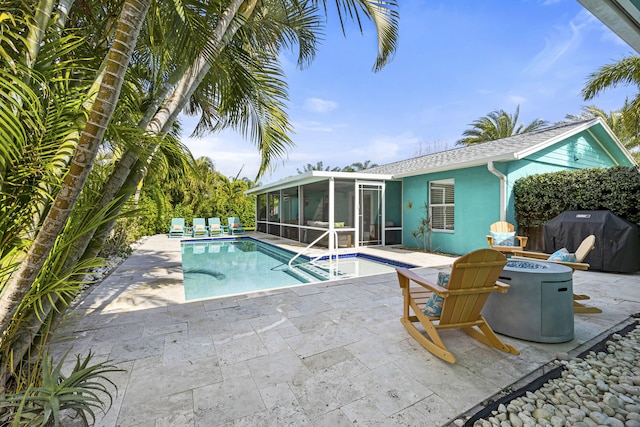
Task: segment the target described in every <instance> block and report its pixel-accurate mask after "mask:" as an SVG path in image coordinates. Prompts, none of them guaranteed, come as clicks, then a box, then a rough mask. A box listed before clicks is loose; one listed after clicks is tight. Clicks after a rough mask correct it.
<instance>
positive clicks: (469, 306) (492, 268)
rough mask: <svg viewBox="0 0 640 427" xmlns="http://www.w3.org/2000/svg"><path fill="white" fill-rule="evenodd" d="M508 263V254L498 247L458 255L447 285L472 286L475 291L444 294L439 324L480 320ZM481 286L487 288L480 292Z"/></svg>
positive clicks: (463, 287) (466, 287) (452, 288)
mask: <svg viewBox="0 0 640 427" xmlns="http://www.w3.org/2000/svg"><path fill="white" fill-rule="evenodd" d="M505 265H507V258H506V257H505V256H504V255H503V254H501V253H500V252H498V251H496V250H495V249H479V250H476V251H473V252H470V253H468V254H467V255H464V256H462V257H460V258H458V259H457V260H456V261H455V262H454V263H453V267H452V269H451V276H450V278H449V286H448V288H449V289H450V290H464V289H473V290H474V293H469V294H464V293H462V294H457V293H456V294H455V295H450V296H448V297H447V298H445V300H444V303H443V306H442V314H441V315H440V325H446V324H455V323H461V322H468V321H475V320H477V319H478V318H479V316H480V311H481V310H482V307H483V306H484V304H485V302H486V301H487V298H488V297H489V294H490V293H491V292H492V289H493V288H494V287H495V283H496V281H497V280H498V278H499V277H500V273H502V270H503V268H504V266H505ZM478 289H483V290H485V289H486V291H487V292H482V293H477V290H478Z"/></svg>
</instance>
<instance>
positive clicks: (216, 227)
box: [207, 217, 223, 236]
mask: <svg viewBox="0 0 640 427" xmlns="http://www.w3.org/2000/svg"><path fill="white" fill-rule="evenodd" d="M207 222H208V224H209V236H217V235H219V234H223V231H222V226H221V225H220V218H217V217H215V218H209V219H208V220H207Z"/></svg>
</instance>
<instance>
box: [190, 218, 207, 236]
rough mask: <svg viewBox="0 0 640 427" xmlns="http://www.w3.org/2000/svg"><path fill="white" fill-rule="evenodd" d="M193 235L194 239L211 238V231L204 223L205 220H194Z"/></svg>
mask: <svg viewBox="0 0 640 427" xmlns="http://www.w3.org/2000/svg"><path fill="white" fill-rule="evenodd" d="M191 233H192V234H191V235H192V236H193V237H207V236H209V230H208V229H207V225H206V224H205V222H204V218H193V227H192V229H191Z"/></svg>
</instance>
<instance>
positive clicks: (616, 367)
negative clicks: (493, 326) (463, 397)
mask: <svg viewBox="0 0 640 427" xmlns="http://www.w3.org/2000/svg"><path fill="white" fill-rule="evenodd" d="M554 363H555V364H556V365H558V366H561V367H562V368H563V370H562V373H561V376H560V377H559V378H555V379H550V380H549V381H547V382H545V383H544V384H543V385H542V386H541V387H540V388H538V389H537V390H535V391H527V392H526V394H524V395H522V396H520V397H517V398H514V399H513V400H511V401H509V402H505V403H501V404H500V405H499V406H498V407H497V408H496V409H494V410H493V411H491V415H490V416H488V417H487V418H483V419H479V420H476V421H475V422H473V424H472V425H473V427H490V426H500V427H507V426H544V427H546V426H553V427H563V426H574V427H597V426H613V427H640V326H639V325H636V326H635V328H634V329H632V330H631V331H629V332H628V333H627V334H625V335H624V336H623V335H621V334H613V335H612V337H611V339H610V340H608V341H607V342H606V344H605V349H603V351H597V352H596V351H590V352H589V353H588V354H587V355H586V356H584V357H583V358H574V359H570V360H556V361H555V362H554ZM454 424H456V425H458V426H463V425H465V420H462V419H457V420H455V421H454ZM467 425H471V424H468V422H467Z"/></svg>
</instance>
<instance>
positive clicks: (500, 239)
mask: <svg viewBox="0 0 640 427" xmlns="http://www.w3.org/2000/svg"><path fill="white" fill-rule="evenodd" d="M515 235H516V233H515V231H512V232H509V233H495V232H493V231H492V232H491V237H493V244H494V246H514V245H515V240H516V239H515Z"/></svg>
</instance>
